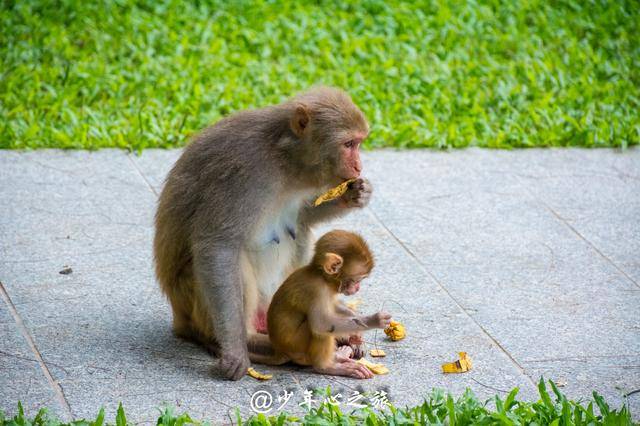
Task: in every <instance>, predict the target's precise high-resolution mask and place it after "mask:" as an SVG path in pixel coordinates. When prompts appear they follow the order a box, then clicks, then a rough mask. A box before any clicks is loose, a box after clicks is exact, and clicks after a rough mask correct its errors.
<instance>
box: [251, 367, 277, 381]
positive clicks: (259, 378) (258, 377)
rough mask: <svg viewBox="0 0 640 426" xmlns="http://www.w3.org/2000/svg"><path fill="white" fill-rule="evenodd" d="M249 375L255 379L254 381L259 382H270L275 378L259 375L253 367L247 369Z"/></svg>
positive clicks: (269, 375) (268, 375)
mask: <svg viewBox="0 0 640 426" xmlns="http://www.w3.org/2000/svg"><path fill="white" fill-rule="evenodd" d="M247 374H248V375H249V376H251V377H253V378H254V379H258V380H269V379H271V378H272V377H273V375H271V374H262V373H258V372H257V371H256V370H254V369H253V368H252V367H249V368H248V369H247Z"/></svg>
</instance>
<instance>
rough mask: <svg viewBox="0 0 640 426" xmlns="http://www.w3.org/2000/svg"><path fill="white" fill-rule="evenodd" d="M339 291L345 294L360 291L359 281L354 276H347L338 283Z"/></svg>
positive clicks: (349, 294) (350, 294)
mask: <svg viewBox="0 0 640 426" xmlns="http://www.w3.org/2000/svg"><path fill="white" fill-rule="evenodd" d="M339 291H340V293H342V294H344V295H345V296H353V295H354V294H356V293H357V292H358V291H360V281H359V280H357V279H356V278H347V279H345V280H343V281H342V282H341V283H340V289H339Z"/></svg>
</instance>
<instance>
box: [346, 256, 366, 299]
mask: <svg viewBox="0 0 640 426" xmlns="http://www.w3.org/2000/svg"><path fill="white" fill-rule="evenodd" d="M369 272H371V269H370V267H369V266H368V265H366V264H364V263H361V262H358V261H354V262H351V263H347V264H346V265H344V267H343V268H342V270H341V271H340V287H339V288H338V292H339V293H342V294H344V295H345V296H353V295H354V294H356V293H357V292H359V291H360V282H362V280H364V279H365V278H367V277H368V276H369Z"/></svg>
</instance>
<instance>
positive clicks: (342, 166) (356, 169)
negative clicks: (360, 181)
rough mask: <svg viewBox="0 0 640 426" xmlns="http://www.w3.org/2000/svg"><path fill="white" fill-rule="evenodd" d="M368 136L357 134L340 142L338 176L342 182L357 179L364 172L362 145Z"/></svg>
mask: <svg viewBox="0 0 640 426" xmlns="http://www.w3.org/2000/svg"><path fill="white" fill-rule="evenodd" d="M365 136H366V134H363V133H361V132H355V133H354V134H352V135H351V137H348V138H347V140H343V141H340V142H338V165H337V170H336V172H337V173H336V174H337V177H338V178H340V179H341V180H349V179H356V178H358V177H360V172H362V162H361V161H360V145H362V141H363V140H364V138H365Z"/></svg>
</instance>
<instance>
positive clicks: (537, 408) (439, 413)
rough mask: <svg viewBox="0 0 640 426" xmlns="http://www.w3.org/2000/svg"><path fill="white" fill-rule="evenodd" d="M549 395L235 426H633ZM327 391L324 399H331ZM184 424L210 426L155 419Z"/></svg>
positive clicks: (119, 419)
mask: <svg viewBox="0 0 640 426" xmlns="http://www.w3.org/2000/svg"><path fill="white" fill-rule="evenodd" d="M549 384H550V385H551V391H552V393H551V394H550V393H549V391H548V390H547V387H546V385H545V383H544V381H543V380H542V379H540V382H539V384H538V391H539V393H540V400H538V401H537V402H533V403H531V402H524V401H518V400H517V398H516V396H517V393H518V388H514V389H513V390H512V391H511V392H510V393H509V394H508V395H507V397H506V398H504V399H502V398H500V397H498V396H495V397H494V398H493V399H491V400H489V401H486V402H480V401H479V400H478V399H477V398H476V396H475V395H474V394H473V392H471V391H470V390H468V389H467V391H466V392H465V393H464V394H463V395H462V396H461V397H459V398H457V399H454V398H453V396H452V395H450V394H445V393H444V392H443V391H441V390H434V391H432V393H431V395H429V397H428V398H426V399H425V401H424V403H423V404H421V405H418V406H415V407H407V408H397V407H394V406H392V405H389V406H388V407H387V408H385V409H384V410H372V409H371V408H364V409H359V410H356V411H352V412H342V411H341V410H340V409H339V408H337V407H335V406H333V405H330V404H328V403H325V404H322V405H320V406H319V407H318V408H314V409H312V410H310V411H308V413H307V414H306V415H305V416H304V417H295V416H292V415H289V414H287V413H280V414H278V415H277V416H270V417H267V416H265V415H262V414H261V415H257V416H253V417H251V418H249V419H246V420H243V419H242V418H241V417H240V416H239V415H237V417H236V419H235V422H236V424H238V425H242V424H244V425H251V426H267V425H278V426H281V425H285V424H296V425H297V424H303V425H313V426H317V425H334V424H339V425H345V426H347V425H360V424H366V425H367V426H377V425H424V424H435V425H441V424H449V425H451V426H454V425H458V426H464V425H472V424H473V425H511V426H515V425H540V426H542V425H553V426H582V425H585V426H586V425H608V426H614V425H617V426H623V425H634V424H637V423H634V422H633V421H632V418H631V414H630V412H629V410H628V408H627V406H626V405H624V406H623V407H622V408H621V409H620V410H612V409H611V408H610V407H609V405H608V404H607V402H606V401H605V400H604V399H603V398H602V397H601V396H600V395H598V394H597V393H596V392H594V393H593V401H591V402H589V403H588V404H582V403H579V402H574V401H570V400H568V399H567V398H566V397H565V396H564V395H563V394H562V393H561V392H560V391H559V390H558V388H557V387H556V385H555V384H554V383H553V382H551V381H550V382H549ZM330 392H331V390H330V389H326V394H327V395H330V394H331V393H330ZM105 424H107V423H105V414H104V409H101V410H100V412H99V413H98V416H97V418H96V419H95V420H78V421H75V422H72V423H64V425H74V426H103V425H105ZM114 424H115V425H116V426H126V425H128V424H130V423H129V422H128V421H127V418H126V414H125V412H124V409H123V408H122V405H120V407H119V408H118V411H117V414H116V419H115V423H114ZM185 424H195V425H200V424H208V423H207V422H199V421H195V420H193V419H192V418H191V417H190V416H189V415H188V414H180V415H176V414H174V412H173V410H172V409H170V408H165V409H164V410H162V411H161V412H160V415H159V417H158V421H157V425H158V426H182V425H185ZM62 425H63V423H60V422H59V421H57V420H55V419H52V418H50V417H49V416H48V415H47V412H46V410H40V412H39V413H38V414H37V415H36V417H35V418H33V419H28V418H27V417H26V416H25V415H24V411H23V408H22V405H21V404H18V414H17V415H16V416H15V417H14V418H13V419H9V418H5V416H4V415H3V413H2V412H1V411H0V426H62Z"/></svg>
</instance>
